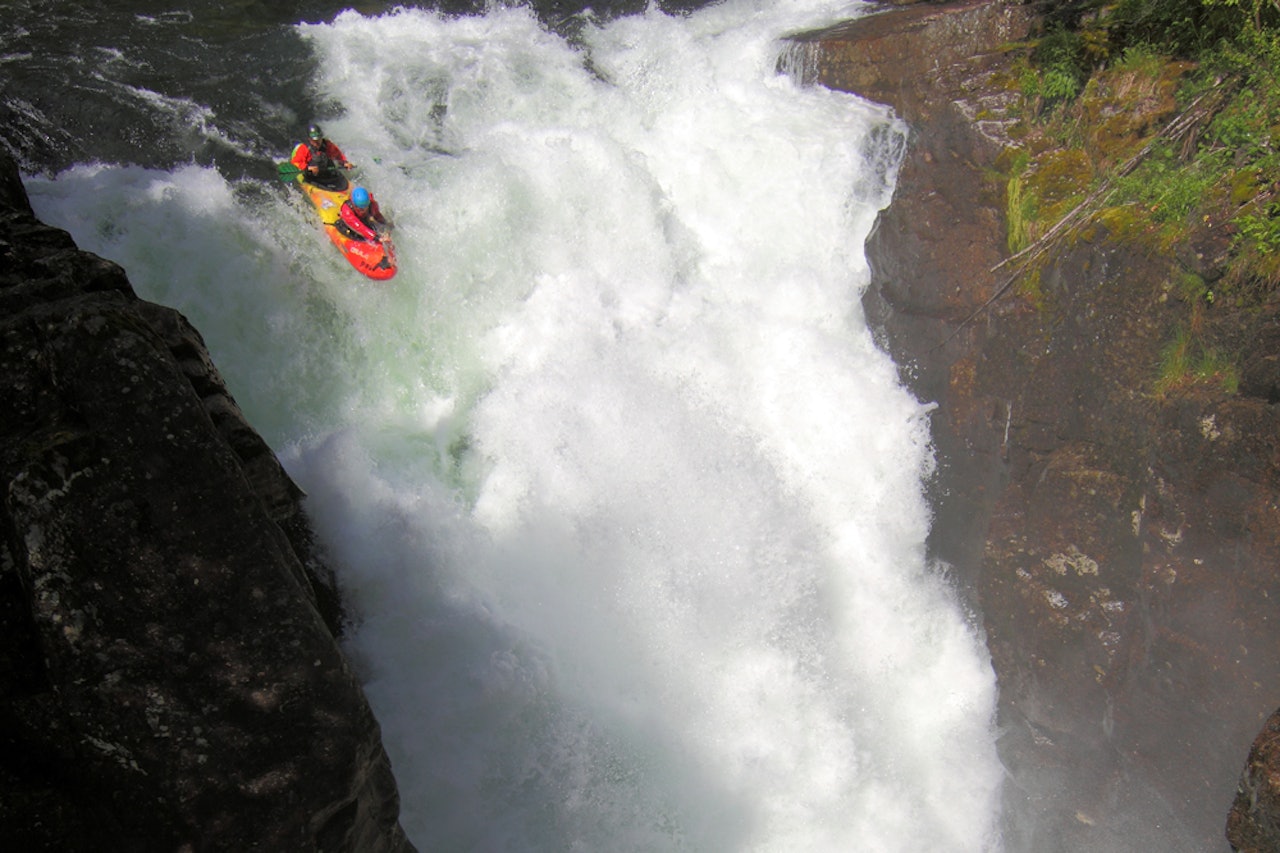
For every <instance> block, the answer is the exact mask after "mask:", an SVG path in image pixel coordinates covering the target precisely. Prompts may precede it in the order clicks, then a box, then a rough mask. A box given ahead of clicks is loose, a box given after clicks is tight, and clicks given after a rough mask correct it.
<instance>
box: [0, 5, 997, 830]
mask: <svg viewBox="0 0 1280 853" xmlns="http://www.w3.org/2000/svg"><path fill="white" fill-rule="evenodd" d="M861 11H862V7H859V6H853V7H850V6H848V5H831V4H827V3H824V0H782V1H781V2H774V0H756V2H751V0H729V2H725V3H722V4H718V5H713V6H706V7H703V8H701V9H697V10H694V11H691V12H689V13H687V14H680V15H671V14H665V13H663V12H661V11H659V10H658V9H656V8H652V9H650V10H649V11H646V12H642V13H638V14H632V15H627V16H621V17H615V18H613V19H611V20H605V19H601V18H595V17H593V16H591V15H588V14H583V15H581V16H579V18H578V19H577V20H576V22H575V23H574V24H573V25H572V26H568V27H561V28H559V29H552V28H549V27H548V26H546V25H544V24H542V23H540V22H539V18H538V17H537V16H536V15H535V14H534V13H533V12H531V11H529V10H527V9H524V8H508V7H498V6H495V7H493V8H492V9H490V10H489V11H487V12H484V13H474V14H469V15H461V16H449V15H444V14H442V13H439V12H435V11H428V10H415V9H398V10H394V9H388V10H383V11H380V12H378V13H376V14H370V15H367V16H366V15H362V14H359V13H356V12H352V11H347V12H343V13H341V14H338V15H337V16H336V17H334V16H329V17H327V18H325V19H324V20H323V21H320V22H315V23H300V24H291V25H287V26H283V25H282V26H281V27H280V30H282V34H281V35H280V36H279V38H280V39H281V42H282V43H284V42H285V40H286V39H285V36H286V35H287V43H288V45H290V47H288V50H291V51H294V53H293V54H290V55H296V56H298V57H307V56H309V57H312V58H313V59H314V63H313V64H312V65H311V66H308V67H310V68H311V69H312V70H311V71H310V72H308V73H307V74H306V75H305V77H303V78H300V79H298V80H294V81H293V82H291V83H289V86H287V87H286V86H284V85H283V84H281V87H280V88H278V89H273V88H272V86H273V85H275V84H273V83H272V80H273V79H274V78H272V77H271V75H269V74H264V73H263V72H262V68H263V67H264V66H263V65H262V63H266V62H270V61H273V60H272V59H271V56H270V55H269V54H270V51H269V50H267V49H266V48H265V47H264V46H263V45H264V43H265V36H263V35H262V34H261V33H259V34H257V35H255V36H254V40H253V42H252V44H253V45H254V46H255V47H254V49H255V50H258V51H260V52H261V53H260V54H258V55H254V56H249V55H246V56H242V57H239V58H238V59H239V61H238V62H237V61H236V60H237V57H235V56H228V55H227V53H228V51H231V50H234V49H235V47H236V45H242V43H241V42H236V41H234V40H233V41H229V42H228V41H224V42H221V43H220V44H219V49H218V51H217V54H218V68H219V69H220V70H219V73H222V74H225V75H227V78H226V82H225V83H223V84H218V85H222V86H224V87H230V88H234V90H235V93H236V97H235V98H230V97H228V98H227V99H225V101H224V100H219V99H218V98H217V97H215V96H214V94H212V93H214V92H216V91H221V89H219V88H218V86H217V85H215V84H214V83H210V82H208V81H207V80H206V81H205V83H204V84H203V85H204V88H200V87H199V86H196V85H195V84H191V85H188V86H186V87H185V88H184V87H183V86H182V85H180V84H178V83H173V84H172V85H171V86H170V88H168V89H166V88H165V86H167V85H170V84H166V83H165V82H164V81H165V79H166V77H165V74H163V73H161V71H162V70H163V69H162V67H161V66H160V65H158V64H157V63H159V62H161V60H159V59H155V58H147V59H146V61H145V62H140V61H139V57H140V56H142V54H141V53H140V52H141V51H143V49H144V48H143V47H142V46H141V45H142V44H143V43H144V41H145V40H144V39H142V38H141V37H136V38H134V40H132V41H127V42H126V41H124V40H121V41H120V42H119V43H117V44H114V45H111V44H107V45H103V44H97V45H95V44H92V43H90V42H86V43H85V44H84V45H82V46H81V47H79V48H77V50H78V51H80V54H78V55H81V54H82V55H84V57H85V58H86V60H91V61H89V62H88V65H89V66H90V67H91V68H92V71H90V70H86V71H85V74H86V77H85V79H91V80H94V81H96V82H95V83H94V85H95V86H98V87H99V90H100V91H104V92H108V93H110V92H112V91H115V90H114V89H113V87H116V88H117V89H119V90H120V91H119V92H117V94H116V96H117V97H119V98H120V99H121V100H122V102H123V101H125V100H127V101H128V102H129V103H131V104H134V105H135V108H136V109H139V110H142V109H144V108H145V110H146V113H145V114H146V115H148V116H151V117H153V118H154V122H153V123H152V124H149V125H147V124H146V123H145V122H141V123H139V124H140V125H145V126H139V127H137V128H136V129H137V131H138V133H139V134H141V135H142V136H146V135H147V134H151V135H153V136H156V137H157V138H159V137H163V138H164V139H165V140H168V141H169V144H175V145H176V144H178V143H174V142H173V140H174V139H179V140H180V137H182V134H188V135H190V134H194V135H195V136H196V137H198V139H197V141H196V142H195V143H191V145H190V150H191V151H192V152H193V153H192V154H191V156H190V157H189V158H188V159H187V162H177V163H172V162H171V163H165V164H161V165H157V164H156V163H154V162H151V161H149V160H148V159H147V158H146V157H144V156H138V157H136V158H130V157H126V156H122V155H120V154H119V153H118V152H119V151H120V150H121V149H120V147H119V146H120V145H122V143H121V141H120V137H119V134H116V135H115V136H114V137H113V139H114V142H113V144H114V145H115V146H116V147H115V148H113V149H111V150H112V151H114V152H117V153H116V154H114V155H113V156H107V157H75V158H74V159H76V160H79V161H80V162H76V163H75V164H74V165H72V164H65V165H62V166H59V167H58V168H56V169H51V170H49V171H40V170H34V169H33V170H32V172H33V173H32V174H30V175H29V176H28V177H27V179H26V183H27V187H28V191H29V193H30V195H31V197H32V202H33V204H34V206H35V208H36V211H37V214H38V215H39V216H40V217H41V218H42V219H44V220H45V221H47V222H49V223H50V224H54V225H57V226H60V227H63V228H66V229H68V230H69V231H70V232H71V233H72V235H73V237H74V238H75V239H76V241H77V242H78V244H79V245H80V246H81V247H82V248H84V249H87V250H89V251H92V252H96V253H98V254H100V255H103V256H105V257H108V258H111V259H113V260H116V261H118V262H120V263H121V264H123V265H124V266H125V268H126V269H127V270H128V273H129V276H130V279H131V281H132V282H133V284H134V286H135V288H136V289H137V290H138V292H139V294H140V295H141V296H143V297H144V298H147V299H150V300H152V301H156V302H160V303H163V304H166V305H171V306H174V307H176V308H178V309H179V310H181V311H182V312H183V313H184V314H186V315H187V316H188V317H189V318H190V319H191V320H192V322H193V323H194V324H195V325H196V327H197V328H198V329H200V331H201V333H202V334H203V336H204V337H205V339H206V341H207V343H208V345H209V349H210V351H211V352H212V354H213V356H214V359H215V361H216V363H217V365H218V367H219V369H220V370H221V371H222V373H223V374H224V376H225V378H226V379H227V382H228V384H229V386H230V388H231V390H232V392H233V393H234V394H235V396H236V398H237V400H238V401H239V403H240V404H241V406H242V408H243V409H244V410H245V413H246V414H247V416H248V418H249V420H250V421H251V422H252V423H253V424H254V425H255V426H256V427H257V428H258V429H259V431H261V432H262V433H263V435H264V437H266V439H267V440H268V441H269V442H270V443H271V444H272V446H273V447H275V448H276V450H277V452H278V453H279V454H280V456H281V458H282V459H283V461H284V463H285V465H286V467H287V468H288V470H289V471H290V473H291V474H292V475H293V477H294V478H295V479H296V480H297V481H298V483H299V484H300V485H301V486H302V487H303V488H304V489H305V490H306V491H307V493H308V495H309V498H308V504H307V506H308V508H309V510H310V512H311V514H312V516H313V518H314V520H315V523H316V527H317V529H318V530H319V532H320V534H321V536H322V538H323V539H324V541H325V543H326V545H327V546H328V548H329V550H330V551H331V554H332V557H333V561H334V563H335V566H336V569H337V571H338V574H339V579H340V582H341V584H342V586H343V588H344V592H345V595H346V598H347V601H348V603H349V605H350V610H351V615H352V618H353V626H352V629H351V631H350V633H349V636H348V639H347V651H348V652H349V654H350V656H351V658H352V660H353V662H354V666H355V667H356V669H357V671H358V672H359V673H360V675H361V678H362V680H363V682H364V685H365V689H366V691H367V693H368V696H369V699H370V701H371V703H372V705H373V707H374V710H375V712H376V714H377V716H378V719H379V721H380V723H381V725H382V728H383V735H384V739H385V742H386V746H387V749H388V752H389V754H390V756H391V760H392V763H393V767H394V770H395V773H396V777H397V781H398V784H399V788H400V792H401V795H402V801H403V802H402V823H403V824H404V826H405V828H406V830H407V832H408V833H409V835H410V837H411V839H412V840H413V841H414V843H415V844H416V845H418V847H419V848H420V849H422V850H476V851H491V850H520V851H525V850H528V851H570V850H576V851H679V850H688V851H786V853H795V851H854V850H865V851H895V850H902V851H906V850H911V851H920V850H946V851H988V850H996V849H999V848H1000V846H1001V843H1000V840H999V837H998V826H999V823H1000V816H999V805H998V804H999V801H1000V783H1001V777H1002V770H1001V767H1000V764H999V761H998V759H997V757H996V751H995V745H994V737H995V733H994V731H993V715H994V709H995V698H996V690H995V681H994V676H993V674H992V671H991V666H990V662H989V660H988V658H987V654H986V651H985V648H984V645H983V642H982V638H981V636H980V634H979V632H978V630H977V629H975V627H974V625H973V622H972V620H971V619H970V618H969V617H968V616H967V615H966V613H965V612H964V611H963V609H962V608H961V607H960V605H959V604H958V602H957V600H956V597H955V596H954V594H953V592H952V590H951V589H950V588H949V586H948V584H947V581H946V577H945V572H944V571H943V567H939V566H935V565H931V564H930V562H929V561H928V559H927V557H926V552H925V538H926V534H927V532H928V527H929V523H930V517H929V510H928V506H927V504H926V501H925V499H924V496H923V484H924V481H925V480H926V479H927V478H928V476H929V475H930V472H931V466H932V457H931V452H930V447H929V422H928V418H929V407H928V405H926V404H925V403H922V402H921V401H918V400H916V399H915V398H914V397H912V395H911V394H909V393H908V392H907V391H906V390H904V388H903V387H901V386H900V384H899V382H898V378H897V371H896V369H895V366H894V365H893V363H892V362H891V360H890V359H889V358H888V357H887V356H886V355H885V354H884V353H883V352H882V351H881V350H880V349H878V348H877V346H876V344H875V342H874V340H873V337H872V335H871V333H870V332H869V330H868V328H867V326H866V323H865V320H864V318H863V315H862V310H861V305H860V298H861V294H862V290H863V288H864V287H865V286H866V284H867V281H868V275H869V274H868V269H867V265H866V261H865V258H864V254H863V243H864V240H865V238H866V236H867V234H868V233H869V231H870V228H871V226H872V223H873V221H874V218H875V215H876V213H877V211H878V210H880V209H881V208H883V207H884V206H885V205H887V204H888V203H889V201H890V197H891V194H892V189H893V182H894V179H895V173H896V169H897V164H898V160H899V158H900V156H901V153H902V150H903V146H904V140H905V128H903V127H902V126H901V125H900V123H899V122H897V121H896V119H895V118H894V117H893V115H892V114H891V113H889V112H888V111H887V110H886V109H884V108H881V107H879V106H877V105H873V104H869V103H867V102H864V101H862V100H859V99H857V98H855V97H853V96H850V95H845V94H840V93H835V92H830V91H826V90H824V89H821V88H815V87H802V86H800V85H799V84H798V83H796V82H795V81H793V80H792V79H791V78H789V77H788V76H786V75H784V74H780V73H779V72H778V70H777V69H778V67H779V60H780V58H781V56H782V54H783V51H784V50H785V47H784V44H785V42H784V41H783V39H782V37H783V36H785V35H786V34H787V33H788V32H794V31H797V30H800V29H804V28H807V27H813V26H818V25H822V24H826V23H831V22H834V21H836V20H840V19H842V18H847V17H850V16H855V15H857V14H860V13H861ZM166 14H176V13H171V12H170V13H166ZM135 23H136V26H137V27H156V28H157V30H156V31H157V32H158V33H160V36H159V38H160V39H161V40H162V43H163V39H164V38H171V39H172V42H171V43H168V47H169V48H171V52H172V53H173V55H175V56H178V55H179V54H182V53H183V51H184V50H186V49H187V48H184V47H183V43H182V42H181V40H180V39H179V38H178V37H177V36H176V35H173V36H166V35H164V33H166V32H169V31H167V30H165V29H164V26H165V20H164V19H163V18H162V17H157V15H156V14H155V13H154V12H148V13H146V14H143V13H142V12H139V13H138V14H137V15H136V16H135ZM122 45H123V46H122ZM148 49H151V48H148ZM246 49H247V48H246ZM191 50H196V51H197V52H198V50H199V47H198V45H197V47H196V48H191ZM135 51H136V52H139V53H138V55H136V56H135V55H131V53H132V52H135ZM15 56H16V58H15ZM147 56H148V57H150V55H149V54H148V55H147ZM0 59H3V61H5V62H22V61H23V58H22V56H19V55H17V54H14V53H10V54H8V55H6V57H4V58H0ZM174 61H175V62H177V61H178V60H176V59H175V60H174ZM182 61H183V62H187V59H186V58H183V59H182ZM274 61H279V60H278V58H277V59H276V60H274ZM299 61H301V60H299ZM147 63H150V67H151V69H152V70H154V71H156V73H155V75H154V80H152V82H151V83H149V84H148V85H150V86H153V87H155V88H148V85H143V84H142V83H141V82H139V81H137V80H130V81H129V82H127V83H126V82H122V81H124V80H126V78H127V75H126V71H127V70H128V69H135V71H136V69H138V68H141V67H143V66H145V65H146V64H147ZM197 64H198V63H197ZM0 67H3V66H0ZM182 67H183V68H185V69H187V70H186V71H184V72H183V73H184V74H190V73H191V70H190V67H189V66H187V65H183V66H182ZM237 67H239V68H240V69H241V70H240V71H237V70H236V69H237ZM175 74H176V72H175ZM237 74H240V75H242V76H240V77H237V76H236V75H237ZM94 75H97V76H94ZM175 79H176V78H175ZM303 92H304V93H305V100H306V102H307V104H309V105H310V106H311V107H312V110H313V111H312V112H304V111H303V109H302V104H301V101H300V100H299V99H300V98H302V97H303V95H301V94H299V93H303ZM24 104H25V105H26V106H25V107H24V106H23V105H24ZM139 104H140V105H141V106H138V105H139ZM246 104H247V105H246ZM7 106H8V109H9V111H10V113H11V114H17V113H19V112H21V111H22V110H24V109H26V110H27V113H24V114H29V117H30V127H31V128H32V131H31V136H30V137H29V140H28V141H30V140H36V142H40V141H41V140H43V141H44V142H49V140H50V139H52V136H51V133H50V132H48V131H46V130H41V129H40V125H39V115H37V114H38V113H40V110H39V109H38V105H35V104H34V102H32V101H31V100H30V99H27V100H21V99H17V100H15V99H13V98H11V99H10V100H9V101H8V103H7ZM226 111H231V112H234V113H235V117H234V119H233V118H231V117H229V116H230V113H229V112H226ZM312 120H319V121H321V122H322V124H323V125H324V129H325V131H326V132H327V134H328V135H329V136H330V137H331V138H332V139H334V140H335V141H336V142H337V143H338V144H339V145H340V146H341V147H342V148H343V149H344V151H345V153H346V154H347V156H348V157H349V158H350V159H351V160H352V161H353V162H355V163H356V166H357V168H356V170H355V172H354V176H355V178H356V180H357V181H358V182H359V183H361V184H362V185H365V186H368V187H369V188H370V189H371V190H372V191H373V193H374V195H375V197H376V198H377V199H378V200H379V202H380V204H381V206H382V208H383V210H384V211H385V212H386V213H388V214H389V215H390V217H391V218H392V219H393V221H394V222H395V223H396V230H395V240H396V245H397V250H398V254H399V258H400V261H401V269H400V272H399V274H398V275H397V276H396V277H395V278H394V279H392V280H391V281H390V282H386V283H374V282H370V281H368V280H365V279H363V278H362V277H361V276H360V275H359V274H358V273H356V272H355V271H354V270H353V269H352V268H351V267H350V266H348V265H347V264H346V263H345V261H343V259H342V258H341V256H340V255H339V254H338V253H337V252H336V251H335V250H334V249H333V247H332V246H331V245H330V244H329V243H328V241H327V240H326V239H325V237H324V235H323V234H322V233H321V231H320V229H319V228H318V226H317V223H316V221H315V220H314V218H313V216H312V215H311V214H310V213H309V211H308V210H307V209H306V208H305V207H304V206H303V204H302V201H301V198H300V196H299V194H298V193H297V192H296V191H295V190H293V188H292V187H289V186H287V185H284V184H281V183H280V182H279V181H277V180H275V179H274V176H273V171H274V170H273V168H272V160H273V159H274V160H279V159H284V158H285V157H286V156H287V153H288V147H289V144H290V143H291V142H292V141H293V140H294V139H296V138H297V137H298V135H299V134H301V133H302V132H303V130H304V128H305V126H306V124H307V123H308V122H310V121H312ZM12 138H13V137H11V139H12ZM148 138H150V137H148ZM53 141H54V142H56V141H57V140H53ZM20 142H22V144H27V142H26V141H22V140H20ZM32 144H35V143H32ZM41 144H43V143H41ZM50 144H52V143H50ZM273 146H274V147H273ZM210 152H213V153H210ZM206 155H207V156H206ZM130 164H133V165H130Z"/></svg>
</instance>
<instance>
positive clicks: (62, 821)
mask: <svg viewBox="0 0 1280 853" xmlns="http://www.w3.org/2000/svg"><path fill="white" fill-rule="evenodd" d="M0 253H2V254H3V261H2V262H0V270H2V272H0V330H2V336H0V340H2V341H3V346H2V347H0V409H3V411H4V417H3V419H0V424H2V427H0V429H2V431H3V440H2V441H0V478H2V482H3V484H4V505H3V514H2V515H0V530H2V531H3V540H2V543H0V547H2V548H3V551H2V552H0V849H5V850H22V851H33V850H56V851H82V850H83V851H91V850H92V851H103V850H191V851H195V850H228V851H231V850H234V851H248V850H263V851H312V850H316V851H320V850H323V851H361V853H364V851H406V850H410V849H411V847H410V846H409V844H408V842H407V841H406V840H405V838H404V835H403V832H402V831H401V829H400V826H399V824H398V812H399V803H398V796H397V793H396V787H395V782H394V779H393V778H392V775H391V770H390V765H389V762H388V760H387V757H386V754H385V753H384V751H383V748H382V744H381V740H380V732H379V728H378V725H377V722H376V720H375V719H374V718H373V716H372V713H371V711H370V709H369V706H368V704H367V702H366V700H365V698H364V696H363V693H362V691H361V689H360V686H359V684H358V682H357V681H356V680H355V678H354V677H353V675H352V673H351V671H350V670H349V668H348V666H347V664H346V662H345V661H344V659H343V657H342V655H341V653H340V651H339V648H338V646H337V643H336V641H335V636H336V634H337V631H338V629H339V625H340V619H341V614H340V612H339V605H338V597H337V593H336V589H335V587H334V583H333V579H332V577H331V575H330V574H329V572H328V570H327V569H326V568H325V566H324V563H323V560H322V555H320V554H318V553H317V552H316V550H315V548H314V546H313V545H312V538H311V534H310V528H309V526H308V524H307V520H306V517H305V516H304V515H303V513H302V512H301V508H300V505H299V497H300V492H299V490H298V489H297V487H296V486H294V484H293V483H292V482H291V481H290V479H289V478H288V476H287V475H286V474H285V472H284V471H283V469H281V467H280V465H279V463H278V462H277V461H276V458H275V456H274V454H272V453H271V451H270V449H269V448H267V446H266V445H265V444H264V443H263V441H262V439H261V438H260V437H259V436H258V435H257V433H256V432H254V431H253V429H252V428H251V427H250V426H249V425H248V424H247V423H246V422H245V421H244V418H243V416H242V415H241V413H240V411H239V408H238V407H237V406H236V404H235V401H234V400H233V399H232V398H231V396H230V395H229V394H228V393H227V390H226V388H225V386H224V385H223V383H222V380H221V378H220V377H219V376H218V373H217V371H216V369H215V368H214V366H213V365H212V363H211V362H210V360H209V356H208V353H207V351H206V350H205V347H204V343H203V341H202V340H201V338H200V336H199V334H198V333H197V332H196V331H195V330H194V329H193V328H192V327H191V326H190V325H189V324H188V323H187V322H186V320H185V319H184V318H183V317H182V316H181V315H180V314H178V313H177V312H175V311H172V310H170V309H167V308H163V307H160V306H157V305H153V304H150V303H146V302H143V301H141V300H139V299H138V298H137V297H136V296H135V295H134V293H133V291H132V288H131V287H130V285H129V282H128V280H127V278H126V276H125V273H124V271H123V270H121V269H120V268H119V267H118V266H116V265H115V264H112V263H110V262H108V261H105V260H103V259H101V258H98V257H96V256H94V255H91V254H88V253H85V252H81V251H79V250H78V249H77V248H76V247H75V245H74V244H73V243H72V241H71V239H70V237H69V236H68V235H67V234H66V233H64V232H62V231H59V230H57V229H53V228H49V227H47V226H45V225H43V224H41V223H40V222H38V221H37V220H36V219H35V217H34V216H33V214H32V212H31V209H30V206H29V204H28V202H27V199H26V195H25V192H24V191H23V189H22V186H21V182H20V180H19V178H18V175H17V172H16V167H15V166H14V165H13V163H12V162H9V161H8V160H4V161H3V162H0Z"/></svg>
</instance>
